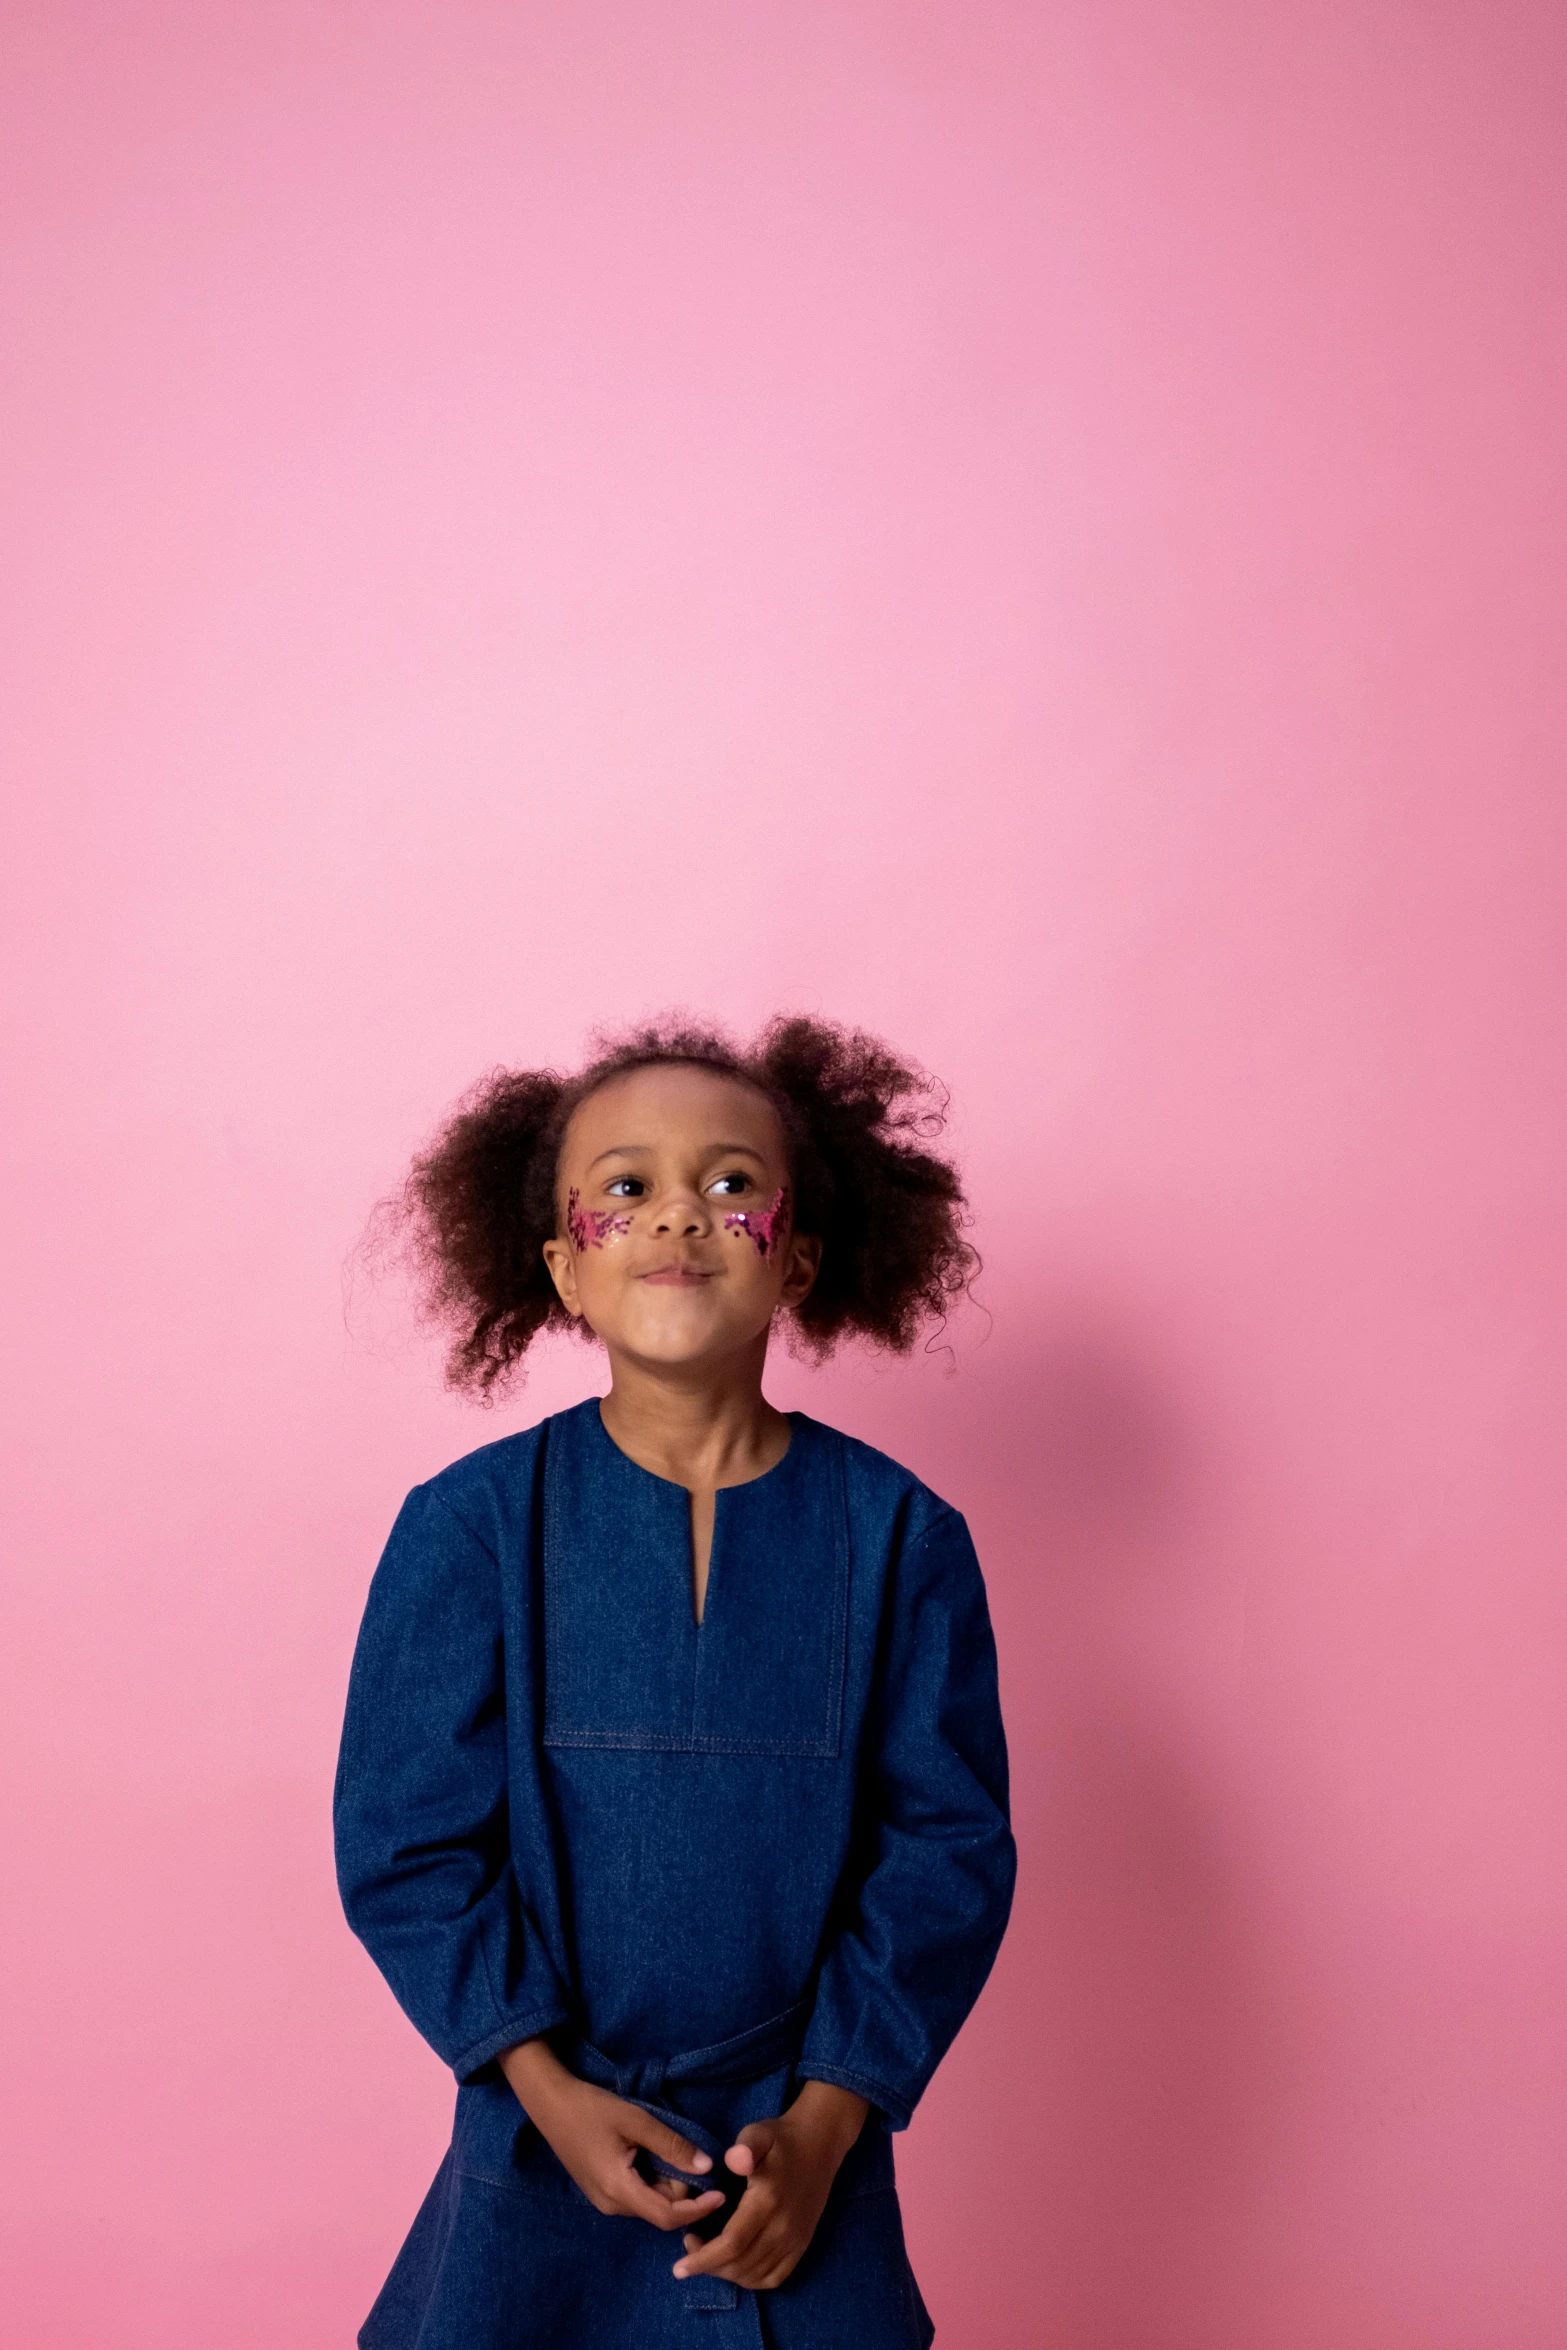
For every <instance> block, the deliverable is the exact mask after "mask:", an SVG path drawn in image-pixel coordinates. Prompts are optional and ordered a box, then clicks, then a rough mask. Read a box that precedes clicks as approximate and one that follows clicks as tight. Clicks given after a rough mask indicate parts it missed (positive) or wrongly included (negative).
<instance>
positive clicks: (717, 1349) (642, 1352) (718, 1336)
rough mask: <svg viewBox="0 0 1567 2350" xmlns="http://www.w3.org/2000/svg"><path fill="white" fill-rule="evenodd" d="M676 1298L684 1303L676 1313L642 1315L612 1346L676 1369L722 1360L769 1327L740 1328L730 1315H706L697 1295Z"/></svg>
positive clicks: (746, 1344)
mask: <svg viewBox="0 0 1567 2350" xmlns="http://www.w3.org/2000/svg"><path fill="white" fill-rule="evenodd" d="M675 1295H676V1297H677V1298H679V1300H680V1303H679V1305H677V1307H676V1310H675V1311H674V1312H672V1313H668V1312H666V1313H659V1314H648V1315H640V1314H639V1315H638V1316H637V1318H636V1321H635V1323H634V1325H631V1326H629V1327H626V1328H623V1329H621V1330H619V1331H617V1332H616V1333H615V1334H614V1341H612V1343H614V1342H615V1341H618V1343H619V1344H620V1345H621V1346H623V1347H624V1348H625V1350H626V1352H627V1353H628V1354H633V1355H637V1356H639V1357H640V1358H641V1360H642V1361H643V1362H645V1363H667V1364H669V1365H670V1367H671V1368H672V1369H673V1368H674V1367H676V1366H677V1365H679V1364H682V1363H700V1362H705V1361H707V1360H709V1359H711V1360H713V1361H715V1362H717V1361H721V1360H723V1359H724V1358H725V1357H727V1356H731V1355H734V1354H736V1353H737V1352H738V1351H739V1350H740V1349H741V1348H742V1347H746V1346H749V1345H750V1344H751V1342H752V1340H753V1339H754V1338H756V1337H757V1336H758V1335H759V1332H760V1331H761V1330H765V1329H766V1327H767V1324H766V1322H762V1323H761V1324H759V1326H758V1329H757V1330H752V1329H750V1328H748V1327H746V1326H744V1325H742V1326H741V1327H739V1328H736V1327H735V1326H734V1325H733V1324H732V1323H731V1322H730V1320H729V1318H728V1316H727V1315H724V1316H719V1315H715V1314H712V1313H704V1312H703V1311H702V1309H701V1307H700V1305H697V1304H695V1303H694V1302H693V1301H694V1298H695V1296H696V1293H695V1292H692V1291H686V1292H685V1293H684V1295H683V1296H682V1295H681V1293H680V1292H676V1293H675ZM681 1307H684V1310H683V1311H682V1310H681Z"/></svg>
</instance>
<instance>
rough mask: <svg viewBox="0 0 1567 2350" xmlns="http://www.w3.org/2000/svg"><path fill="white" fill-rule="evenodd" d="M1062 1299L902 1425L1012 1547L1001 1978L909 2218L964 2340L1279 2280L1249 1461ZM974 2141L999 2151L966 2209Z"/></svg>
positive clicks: (1002, 1605)
mask: <svg viewBox="0 0 1567 2350" xmlns="http://www.w3.org/2000/svg"><path fill="white" fill-rule="evenodd" d="M1047 1323H1048V1335H1047V1336H1046V1337H1045V1338H1043V1339H1042V1340H1039V1341H1037V1342H1035V1343H1033V1344H1032V1345H1030V1346H1028V1347H1026V1348H1011V1349H1003V1348H1002V1347H1001V1346H999V1345H997V1346H994V1347H986V1348H982V1349H980V1350H979V1351H978V1353H977V1354H976V1355H974V1356H971V1357H969V1358H968V1360H967V1361H965V1362H964V1363H963V1364H962V1367H961V1368H960V1370H959V1371H958V1372H957V1374H956V1375H955V1376H954V1377H952V1378H951V1379H941V1380H929V1381H920V1382H919V1383H918V1386H919V1389H920V1391H921V1392H920V1393H919V1396H918V1400H917V1402H916V1405H915V1423H916V1424H915V1425H914V1426H913V1427H912V1428H911V1425H910V1417H909V1415H908V1413H907V1412H906V1411H900V1412H899V1414H898V1426H897V1429H896V1432H895V1440H894V1432H893V1431H892V1429H891V1428H890V1426H889V1429H888V1433H887V1437H886V1441H887V1442H888V1444H889V1449H892V1450H895V1451H901V1452H902V1453H903V1455H904V1457H905V1458H912V1459H913V1460H915V1461H916V1462H917V1463H918V1464H919V1466H920V1468H921V1470H922V1473H924V1474H926V1475H927V1476H928V1477H929V1479H930V1481H931V1482H932V1483H933V1484H934V1485H935V1486H936V1487H937V1489H938V1490H941V1491H945V1492H946V1493H948V1494H949V1495H951V1496H952V1497H953V1498H954V1499H956V1500H958V1501H959V1502H960V1503H961V1505H962V1506H963V1508H964V1510H965V1513H966V1514H967V1516H968V1518H969V1522H970V1524H971V1526H972V1527H973V1530H974V1534H975V1538H976V1541H977V1543H978V1546H979V1549H980V1554H981V1557H982V1558H983V1560H984V1562H985V1569H986V1576H987V1581H988V1584H989V1587H990V1591H991V1601H992V1610H993V1613H994V1616H995V1621H996V1629H997V1638H998V1642H999V1645H1000V1649H1001V1657H1002V1682H1003V1693H1004V1697H1005V1701H1006V1710H1007V1722H1008V1732H1009V1739H1010V1744H1011V1750H1012V1766H1013V1808H1014V1819H1015V1824H1016V1828H1017V1834H1018V1843H1019V1851H1020V1871H1019V1885H1018V1897H1017V1906H1016V1910H1015V1912H1014V1919H1013V1924H1012V1928H1011V1931H1010V1933H1009V1935H1008V1938H1007V1942H1006V1944H1005V1946H1004V1948H1003V1952H1002V1956H1001V1959H1000V1961H999V1962H998V1965H997V1969H996V1974H995V1977H994V1980H993V1984H992V1986H991V1988H990V1990H989V1991H988V1992H987V1995H986V1997H985V1999H984V2000H983V2001H982V2003H981V2006H980V2009H979V2011H978V2012H977V2014H976V2016H975V2017H974V2019H973V2022H972V2023H971V2025H970V2027H969V2030H968V2033H967V2034H966V2035H965V2038H964V2040H963V2041H962V2042H961V2043H960V2047H959V2053H958V2055H957V2057H956V2058H955V2059H954V2062H953V2064H952V2065H951V2066H950V2067H949V2068H948V2070H947V2072H946V2073H945V2074H943V2075H942V2076H940V2077H939V2078H938V2082H937V2084H936V2087H935V2088H934V2089H933V2091H932V2093H931V2099H930V2105H929V2114H930V2118H931V2120H933V2121H934V2122H935V2124H936V2126H935V2127H934V2128H931V2127H927V2128H925V2129H923V2130H922V2131H921V2132H920V2133H918V2135H917V2137H916V2139H915V2140H913V2141H911V2142H910V2147H909V2159H908V2160H907V2161H906V2162H905V2164H904V2172H905V2177H906V2181H907V2185H908V2191H909V2192H908V2200H909V2205H910V2221H911V2228H912V2229H913V2230H914V2232H915V2237H916V2245H917V2248H919V2247H927V2248H928V2249H927V2250H926V2254H925V2257H926V2261H927V2263H928V2264H929V2266H930V2268H931V2272H932V2283H933V2287H934V2289H935V2291H934V2300H935V2301H937V2302H939V2301H941V2300H943V2299H945V2296H944V2295H943V2294H942V2292H941V2284H940V2280H941V2277H942V2275H943V2273H945V2274H947V2275H949V2276H955V2275H957V2274H958V2273H962V2274H963V2275H964V2277H965V2283H964V2287H963V2305H962V2306H961V2307H959V2306H955V2305H953V2306H948V2307H946V2308H942V2307H937V2308H936V2314H937V2316H938V2319H942V2320H944V2321H945V2322H946V2323H947V2324H949V2325H950V2327H951V2329H952V2332H951V2334H950V2335H949V2338H950V2339H955V2341H956V2342H957V2343H961V2342H963V2341H965V2340H968V2339H972V2340H973V2341H974V2342H976V2343H978V2342H980V2341H985V2340H993V2339H997V2338H1003V2337H1004V2338H1008V2339H1012V2340H1016V2341H1019V2342H1022V2341H1027V2342H1028V2343H1030V2344H1031V2345H1032V2344H1035V2343H1039V2344H1044V2343H1048V2342H1053V2341H1055V2340H1056V2339H1058V2338H1059V2340H1060V2341H1062V2342H1063V2343H1066V2342H1068V2341H1070V2343H1071V2344H1072V2345H1073V2350H1088V2346H1089V2345H1093V2344H1097V2343H1099V2342H1103V2343H1105V2344H1106V2345H1109V2344H1111V2343H1114V2344H1116V2345H1123V2344H1125V2343H1127V2342H1129V2341H1136V2342H1138V2343H1148V2344H1157V2345H1158V2346H1159V2350H1170V2346H1172V2345H1176V2344H1184V2343H1186V2342H1187V2341H1190V2342H1191V2343H1192V2344H1193V2345H1196V2344H1198V2343H1202V2344H1203V2345H1204V2346H1205V2350H1212V2345H1213V2344H1214V2343H1215V2342H1216V2341H1219V2340H1223V2339H1226V2338H1227V2336H1228V2334H1229V2333H1230V2332H1231V2331H1232V2330H1233V2332H1234V2333H1235V2335H1236V2338H1244V2334H1245V2312H1246V2310H1247V2309H1248V2307H1252V2308H1254V2307H1255V2290H1256V2286H1257V2282H1258V2280H1257V2278H1256V2274H1255V2256H1254V2254H1253V2253H1252V2252H1251V2250H1250V2246H1249V2239H1250V2237H1251V2234H1252V2224H1251V2222H1250V2220H1249V2217H1248V2208H1249V2202H1250V2197H1251V2194H1252V2191H1253V2185H1254V2181H1255V2179H1256V2177H1257V2173H1258V2171H1259V2168H1260V2167H1261V2166H1262V2164H1263V2163H1264V2161H1265V2158H1266V2155H1267V2152H1268V2147H1269V2144H1270V2141H1271V2139H1272V2138H1273V2136H1274V2135H1275V2129H1274V2115H1275V2112H1276V2109H1277V2103H1278V2095H1279V2089H1280V2085H1281V2084H1280V2079H1279V2068H1280V2059H1279V2056H1278V2053H1277V2051H1278V2046H1279V2039H1280V2033H1279V2029H1278V2011H1279V2007H1280V2002H1281V1997H1282V1988H1281V1984H1280V1981H1279V1975H1280V1968H1279V1963H1278V1960H1277V1958H1276V1957H1275V1956H1274V1955H1273V1954H1272V1953H1271V1952H1270V1950H1269V1948H1268V1947H1267V1937H1266V1935H1265V1933H1264V1931H1263V1928H1262V1924H1261V1920H1260V1915H1259V1910H1260V1898H1259V1897H1260V1877H1259V1875H1258V1872H1257V1870H1256V1867H1255V1860H1254V1855H1255V1854H1256V1853H1257V1850H1258V1843H1257V1839H1258V1836H1259V1834H1265V1833H1266V1827H1265V1824H1264V1826H1263V1827H1262V1828H1261V1829H1260V1830H1259V1828H1258V1827H1257V1826H1256V1825H1254V1823H1255V1822H1256V1821H1257V1818H1258V1804H1257V1789H1256V1787H1255V1784H1254V1775H1253V1774H1254V1765H1253V1762H1252V1758H1251V1756H1250V1754H1249V1752H1248V1747H1247V1741H1246V1732H1245V1722H1244V1717H1243V1713H1242V1708H1241V1704H1240V1691H1239V1674H1238V1670H1237V1668H1238V1665H1239V1661H1240V1653H1241V1639H1242V1630H1243V1615H1242V1601H1243V1590H1244V1561H1245V1556H1246V1548H1247V1530H1246V1528H1245V1526H1244V1525H1243V1523H1242V1515H1243V1506H1244V1505H1243V1500H1242V1490H1243V1480H1242V1478H1241V1477H1240V1475H1239V1473H1238V1471H1239V1465H1238V1464H1237V1465H1236V1473H1234V1474H1232V1473H1231V1468H1230V1464H1227V1463H1226V1462H1225V1461H1224V1460H1223V1458H1222V1454H1223V1445H1222V1440H1221V1435H1220V1433H1219V1432H1216V1431H1212V1430H1209V1429H1207V1428H1205V1427H1204V1426H1203V1425H1202V1416H1201V1415H1200V1414H1199V1413H1198V1411H1197V1410H1196V1408H1195V1406H1194V1405H1192V1404H1190V1403H1188V1402H1187V1401H1185V1400H1183V1397H1182V1393H1181V1387H1180V1382H1179V1379H1178V1377H1177V1376H1176V1375H1175V1373H1174V1372H1173V1371H1172V1370H1171V1369H1170V1368H1169V1367H1168V1366H1165V1365H1163V1364H1161V1362H1160V1360H1159V1357H1158V1351H1157V1349H1156V1347H1155V1346H1153V1345H1152V1344H1151V1343H1149V1342H1147V1341H1146V1340H1143V1339H1140V1338H1137V1337H1134V1336H1132V1335H1131V1334H1129V1333H1128V1332H1127V1331H1126V1330H1124V1329H1123V1328H1120V1327H1118V1326H1117V1324H1116V1323H1115V1321H1114V1319H1113V1318H1112V1317H1111V1316H1110V1315H1109V1314H1108V1313H1107V1312H1104V1311H1079V1312H1074V1313H1071V1314H1066V1313H1063V1312H1061V1311H1052V1312H1051V1313H1050V1314H1049V1316H1048V1317H1047ZM888 1400H889V1401H890V1398H889V1399H888ZM905 1400H908V1401H913V1400H914V1399H909V1398H906V1399H905ZM867 1432H869V1431H867ZM873 1440H874V1439H873ZM955 2141H956V2142H957V2147H959V2148H961V2156H960V2161H961V2172H960V2175H963V2176H967V2177H970V2178H977V2177H980V2176H983V2177H984V2178H985V2179H986V2180H987V2181H988V2182H990V2184H989V2185H988V2186H987V2189H986V2191H985V2193H984V2194H983V2195H977V2194H976V2195H972V2196H965V2197H964V2198H963V2202H962V2206H961V2209H954V2208H953V2204H952V2195H951V2185H952V2169H951V2158H952V2156H953V2153H954V2151H955V2150H956V2148H955V2144H954V2142H955ZM998 2180H999V2181H1002V2182H1004V2184H1003V2185H1002V2186H1001V2189H1000V2191H999V2192H997V2191H996V2187H995V2182H997V2181H998ZM1020 2228H1021V2229H1022V2231H1023V2234H1024V2236H1025V2237H1026V2243H1027V2249H1026V2251H1022V2252H1020V2249H1019V2236H1018V2231H1019V2229H1020ZM981 2245H983V2247H984V2252H983V2256H982V2257H976V2253H977V2252H978V2249H979V2247H980V2246H981ZM1226 2312H1233V2316H1232V2317H1231V2318H1230V2319H1229V2320H1228V2321H1227V2319H1226ZM1029 2313H1031V2314H1029ZM1025 2324H1026V2330H1020V2329H1025Z"/></svg>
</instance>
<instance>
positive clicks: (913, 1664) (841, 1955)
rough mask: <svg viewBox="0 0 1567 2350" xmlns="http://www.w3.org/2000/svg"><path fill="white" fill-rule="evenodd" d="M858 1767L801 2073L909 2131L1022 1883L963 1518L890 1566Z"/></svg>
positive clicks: (988, 1639) (989, 1656)
mask: <svg viewBox="0 0 1567 2350" xmlns="http://www.w3.org/2000/svg"><path fill="white" fill-rule="evenodd" d="M862 1772H863V1784H862V1792H861V1818H862V1822H863V1831H862V1837H861V1850H862V1852H863V1854H864V1860H863V1863H862V1874H861V1875H860V1878H859V1881H858V1885H857V1887H855V1888H853V1889H852V1897H851V1898H850V1899H849V1901H848V1902H847V1904H846V1906H845V1910H844V1914H843V1922H842V1925H841V1927H840V1930H839V1931H838V1933H837V1935H836V1937H835V1939H834V1940H833V1941H832V1942H831V1944H830V1945H829V1947H828V1950H827V1954H826V1956H825V1959H824V1961H823V1964H822V1967H821V1971H820V1975H819V1977H818V1983H817V1992H816V2001H815V2007H814V2010H813V2013H812V2018H811V2024H810V2029H809V2031H808V2033H807V2035H806V2041H805V2048H804V2053H803V2055H802V2057H801V2060H800V2067H799V2070H800V2072H801V2074H802V2075H803V2076H804V2077H805V2078H807V2079H814V2080H820V2081H835V2082H837V2083H838V2085H839V2086H840V2087H842V2088H845V2089H852V2090H854V2091H856V2093H857V2094H858V2095H860V2096H862V2097H864V2098H867V2099H868V2100H869V2101H870V2103H871V2104H872V2105H875V2106H878V2107H879V2108H880V2109H881V2111H882V2112H883V2114H885V2116H886V2118H887V2120H888V2121H889V2122H890V2123H891V2124H892V2126H893V2128H894V2129H901V2128H903V2127H904V2126H905V2124H906V2123H907V2122H908V2119H909V2116H910V2114H911V2113H912V2112H913V2110H914V2107H915V2105H916V2103H917V2102H918V2100H919V2098H920V2096H921V2095H922V2094H923V2092H924V2089H925V2087H926V2084H927V2083H928V2082H929V2080H930V2077H931V2075H932V2073H934V2071H935V2069H936V2067H937V2065H938V2064H939V2063H940V2061H941V2059H942V2057H943V2056H944V2055H945V2054H946V2051H947V2049H948V2047H949V2046H950V2045H951V2042H952V2040H953V2038H954V2037H955V2035H956V2033H957V2030H958V2027H959V2026H960V2025H961V2023H962V2022H963V2019H964V2017H965V2016H966V2015H967V2014H968V2011H969V2009H970V2008H971V2007H972V2006H973V2004H974V2001H975V2000H976V1999H977V1998H978V1996H979V1993H980V1988H981V1986H982V1985H983V1983H984V1980H985V1977H986V1976H987V1975H988V1974H989V1972H990V1968H991V1964H992V1961H993V1960H994V1958H995V1955H996V1951H997V1949H998V1948H999V1946H1000V1942H1001V1937H1002V1934H1003V1932H1004V1931H1005V1928H1006V1922H1007V1915H1008V1912H1009V1911H1010V1909H1011V1906H1012V1885H1013V1879H1014V1876H1015V1874H1016V1853H1015V1847H1014V1845H1013V1841H1012V1833H1011V1829H1010V1826H1009V1824H1008V1816H1007V1754H1006V1741H1005V1737H1004V1735H1003V1732H1002V1727H1001V1708H1000V1703H999V1700H998V1697H997V1690H996V1651H995V1642H994V1640H993V1638H992V1636H991V1630H990V1615H989V1611H988V1609H987V1607H986V1605H985V1587H984V1583H983V1581H982V1579H981V1576H980V1571H979V1561H978V1560H977V1559H976V1557H975V1556H974V1546H973V1544H972V1542H971V1541H970V1540H969V1533H968V1528H967V1526H966V1525H965V1524H964V1522H963V1520H962V1518H961V1517H960V1516H959V1515H958V1513H957V1512H956V1511H955V1510H949V1511H947V1512H946V1513H945V1514H944V1515H943V1516H942V1517H940V1518H938V1519H937V1521H936V1523H935V1524H934V1525H933V1526H931V1527H930V1528H929V1529H928V1530H927V1531H926V1532H925V1534H924V1535H922V1536H921V1537H920V1538H919V1539H917V1540H916V1541H915V1542H914V1543H912V1544H911V1545H910V1547H909V1549H908V1550H907V1551H905V1553H904V1554H903V1556H902V1557H901V1558H900V1559H899V1560H898V1561H897V1563H896V1565H895V1567H894V1569H893V1572H892V1575H891V1578H890V1584H889V1591H888V1598H887V1616H886V1619H885V1626H884V1649H883V1655H882V1659H881V1667H880V1676H879V1686H878V1689H877V1694H876V1702H875V1704H874V1706H873V1708H872V1712H871V1716H870V1719H869V1722H868V1724H867V1739H866V1745H865V1750H864V1761H863V1764H862Z"/></svg>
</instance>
